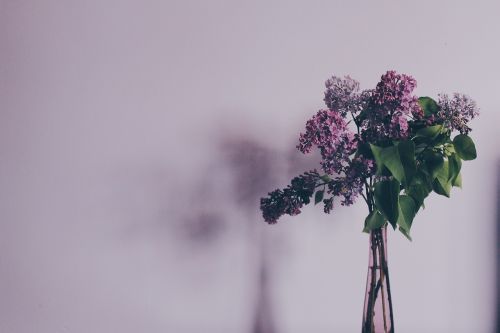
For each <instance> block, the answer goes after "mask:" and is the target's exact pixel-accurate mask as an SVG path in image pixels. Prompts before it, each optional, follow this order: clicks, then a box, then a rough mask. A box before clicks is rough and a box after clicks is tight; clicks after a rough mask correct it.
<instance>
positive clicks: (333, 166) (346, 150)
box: [297, 110, 357, 174]
mask: <svg viewBox="0 0 500 333" xmlns="http://www.w3.org/2000/svg"><path fill="white" fill-rule="evenodd" d="M313 146H316V147H318V148H319V150H320V152H321V157H322V161H321V166H322V167H323V170H324V171H325V172H326V173H328V174H336V173H341V172H342V171H344V169H345V167H346V165H348V164H349V163H350V155H352V154H353V153H354V152H355V151H356V148H357V141H356V139H355V136H354V133H353V132H351V130H350V129H349V128H348V126H347V123H346V121H345V120H344V118H342V115H341V114H340V113H339V112H336V111H332V110H320V111H318V113H316V115H315V116H313V117H312V118H311V119H310V120H308V121H307V124H306V132H305V133H301V134H300V139H299V144H298V146H297V148H298V149H299V150H300V151H301V152H302V153H304V154H306V153H309V152H311V150H312V148H313Z"/></svg>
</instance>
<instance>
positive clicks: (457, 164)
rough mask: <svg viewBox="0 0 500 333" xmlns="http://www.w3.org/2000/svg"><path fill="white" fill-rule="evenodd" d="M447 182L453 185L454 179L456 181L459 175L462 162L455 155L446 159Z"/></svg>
mask: <svg viewBox="0 0 500 333" xmlns="http://www.w3.org/2000/svg"><path fill="white" fill-rule="evenodd" d="M448 162H449V163H448V171H449V172H448V180H449V181H451V183H452V184H453V183H454V182H455V179H457V177H458V175H459V174H460V169H461V168H462V160H461V159H460V157H458V155H457V154H451V155H450V157H448Z"/></svg>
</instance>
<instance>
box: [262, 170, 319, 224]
mask: <svg viewBox="0 0 500 333" xmlns="http://www.w3.org/2000/svg"><path fill="white" fill-rule="evenodd" d="M319 179H320V178H319V174H318V172H317V171H316V170H313V171H310V172H306V173H304V174H303V175H300V176H298V177H295V178H294V179H292V182H291V184H290V185H288V186H287V187H286V188H285V189H283V190H280V189H277V190H275V191H273V192H270V193H269V196H268V197H267V198H261V199H260V209H261V210H262V215H263V217H264V220H265V221H266V222H267V223H269V224H274V223H276V222H277V221H278V219H279V218H280V217H281V216H282V215H284V214H288V215H291V216H294V215H298V214H300V208H302V206H303V205H307V204H308V203H309V202H310V201H311V197H312V195H313V194H314V190H315V188H316V184H317V182H318V180H319Z"/></svg>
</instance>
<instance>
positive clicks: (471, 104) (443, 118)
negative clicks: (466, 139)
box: [434, 93, 479, 134]
mask: <svg viewBox="0 0 500 333" xmlns="http://www.w3.org/2000/svg"><path fill="white" fill-rule="evenodd" d="M438 105H439V111H438V113H437V115H436V117H435V119H434V121H435V122H436V123H442V124H443V125H444V127H445V128H448V129H450V130H452V131H453V130H457V131H459V132H460V133H461V134H468V133H469V132H470V130H471V129H470V127H468V126H467V123H468V122H469V121H470V120H471V119H474V118H475V117H476V116H478V115H479V110H478V108H477V106H476V102H475V101H474V100H472V99H471V98H470V97H469V96H467V95H463V94H458V93H455V94H453V98H450V97H449V96H448V95H446V94H439V100H438Z"/></svg>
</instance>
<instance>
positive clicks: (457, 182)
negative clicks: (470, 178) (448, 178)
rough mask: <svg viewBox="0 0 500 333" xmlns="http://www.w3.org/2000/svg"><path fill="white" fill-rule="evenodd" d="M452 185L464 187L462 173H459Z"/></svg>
mask: <svg viewBox="0 0 500 333" xmlns="http://www.w3.org/2000/svg"><path fill="white" fill-rule="evenodd" d="M451 185H453V186H456V187H460V188H462V175H461V174H460V173H459V174H458V175H457V178H455V180H453V181H452V183H451Z"/></svg>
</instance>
